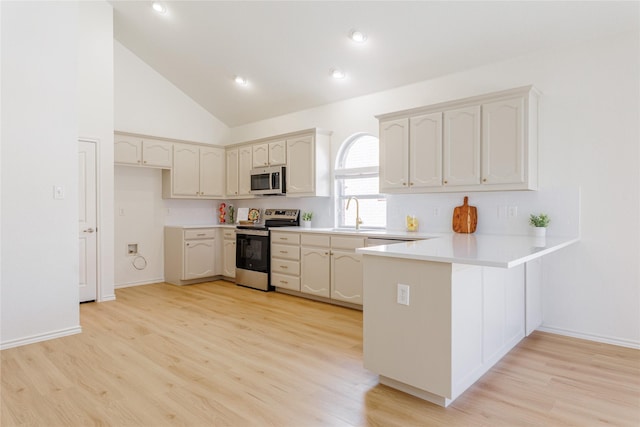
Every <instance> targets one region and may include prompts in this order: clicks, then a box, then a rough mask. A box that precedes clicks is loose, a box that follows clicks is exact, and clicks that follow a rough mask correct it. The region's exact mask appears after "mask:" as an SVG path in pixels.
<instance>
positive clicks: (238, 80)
mask: <svg viewBox="0 0 640 427" xmlns="http://www.w3.org/2000/svg"><path fill="white" fill-rule="evenodd" d="M234 81H235V82H236V83H237V84H238V85H239V86H248V85H249V81H248V80H247V79H245V78H244V77H242V76H236V78H235V79H234Z"/></svg>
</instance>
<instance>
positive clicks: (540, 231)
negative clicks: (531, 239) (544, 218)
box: [533, 227, 547, 237]
mask: <svg viewBox="0 0 640 427" xmlns="http://www.w3.org/2000/svg"><path fill="white" fill-rule="evenodd" d="M533 233H534V234H533V235H534V236H536V237H545V236H546V235H547V227H533Z"/></svg>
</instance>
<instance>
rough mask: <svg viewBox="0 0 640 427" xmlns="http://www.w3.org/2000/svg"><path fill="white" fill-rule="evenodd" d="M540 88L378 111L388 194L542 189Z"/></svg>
mask: <svg viewBox="0 0 640 427" xmlns="http://www.w3.org/2000/svg"><path fill="white" fill-rule="evenodd" d="M537 112H538V92H537V91H536V90H535V89H534V88H533V87H532V86H526V87H521V88H515V89H510V90H506V91H501V92H494V93H490V94H486V95H480V96H476V97H472V98H466V99H461V100H456V101H451V102H444V103H441V104H435V105H431V106H426V107H420V108H415V109H411V110H405V111H399V112H395V113H389V114H384V115H381V116H377V118H378V120H379V122H380V191H381V192H384V193H411V192H449V191H498V190H500V191H509V190H536V189H537V186H538V158H537V150H538V149H537V147H538V145H537V144H538V135H537V126H538V125H537Z"/></svg>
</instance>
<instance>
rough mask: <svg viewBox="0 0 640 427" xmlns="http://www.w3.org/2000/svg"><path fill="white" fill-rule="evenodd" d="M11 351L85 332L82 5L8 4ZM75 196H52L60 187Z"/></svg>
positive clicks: (5, 184)
mask: <svg viewBox="0 0 640 427" xmlns="http://www.w3.org/2000/svg"><path fill="white" fill-rule="evenodd" d="M0 8H1V9H2V14H1V15H2V16H1V18H2V21H1V31H2V37H1V40H2V48H1V59H2V95H1V102H2V108H1V110H2V130H1V132H2V133H1V135H2V180H1V182H2V215H1V218H2V226H1V228H2V260H1V265H2V268H1V271H2V289H1V299H2V303H1V304H2V314H1V328H0V331H1V332H0V334H1V336H0V340H1V342H0V346H1V347H2V348H7V347H12V346H16V345H20V344H25V343H28V342H32V341H39V340H42V339H47V338H53V337H56V336H63V335H68V334H72V333H77V332H79V331H80V326H79V308H78V195H77V187H78V172H77V156H78V142H77V141H78V109H77V103H76V102H77V101H76V89H77V88H76V76H77V54H78V50H77V49H78V44H77V25H78V24H77V21H78V7H77V5H76V3H75V2H38V3H32V2H1V3H0ZM54 185H62V186H64V188H65V192H66V197H65V198H64V199H63V200H54V199H53V186H54Z"/></svg>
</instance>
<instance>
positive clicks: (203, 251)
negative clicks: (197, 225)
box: [182, 239, 216, 280]
mask: <svg viewBox="0 0 640 427" xmlns="http://www.w3.org/2000/svg"><path fill="white" fill-rule="evenodd" d="M184 245H185V247H184V264H183V265H184V270H183V273H182V280H191V279H198V278H201V277H208V276H214V275H215V270H216V269H215V267H216V261H215V260H216V258H215V257H216V252H215V239H202V240H186V241H185V242H184Z"/></svg>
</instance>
